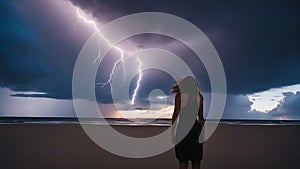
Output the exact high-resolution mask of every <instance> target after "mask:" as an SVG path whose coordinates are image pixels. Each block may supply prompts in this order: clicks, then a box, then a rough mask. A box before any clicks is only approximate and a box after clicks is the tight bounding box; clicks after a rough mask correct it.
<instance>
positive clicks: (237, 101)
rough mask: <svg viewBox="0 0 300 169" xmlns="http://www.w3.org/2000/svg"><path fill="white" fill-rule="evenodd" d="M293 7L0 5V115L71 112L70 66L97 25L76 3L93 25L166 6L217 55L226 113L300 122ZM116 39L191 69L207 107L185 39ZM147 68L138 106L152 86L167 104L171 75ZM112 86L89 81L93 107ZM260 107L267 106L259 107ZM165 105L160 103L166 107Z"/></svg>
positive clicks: (83, 1) (106, 98) (299, 41)
mask: <svg viewBox="0 0 300 169" xmlns="http://www.w3.org/2000/svg"><path fill="white" fill-rule="evenodd" d="M299 6H300V5H299V3H298V2H296V1H292V0H288V1H283V0H282V1H272V2H261V1H259V0H255V1H251V2H250V1H232V2H231V3H227V2H223V1H215V0H213V1H190V2H184V3H183V2H174V1H168V0H167V1H158V0H157V1H156V0H154V1H146V0H141V1H138V2H131V1H126V0H125V1H124V0H117V1H115V0H114V1H111V0H100V1H95V0H73V1H68V0H53V1H45V0H42V1H40V0H29V1H20V0H13V1H3V2H0V15H1V18H2V19H1V20H2V21H1V22H0V23H1V27H0V37H1V41H0V43H1V44H0V69H1V71H0V87H1V88H0V107H1V108H0V114H1V115H2V116H75V113H74V110H73V105H72V93H71V89H72V88H71V87H72V73H73V68H74V64H75V61H76V59H77V57H78V54H79V52H80V50H81V48H82V46H83V45H84V43H85V42H86V40H87V39H88V38H89V37H90V36H91V35H92V34H93V33H94V32H95V29H94V28H93V26H91V25H89V24H86V23H85V22H84V21H82V20H80V18H79V17H78V15H77V13H76V8H78V9H80V11H82V12H83V13H84V14H85V15H86V16H87V17H88V18H89V19H91V20H93V21H95V23H97V26H99V27H101V26H102V25H104V24H106V23H108V22H110V21H112V20H114V19H117V18H119V17H122V16H124V15H127V14H133V13H136V12H149V11H154V12H166V13H170V14H174V15H177V16H179V17H182V18H184V19H186V20H188V21H190V22H191V23H193V24H195V25H196V26H197V27H199V29H201V30H202V31H203V32H204V33H205V34H206V35H207V37H208V38H209V39H210V41H211V42H212V44H213V45H214V47H215V48H216V50H217V51H218V53H219V56H220V58H221V60H222V63H223V66H224V69H225V73H226V78H227V86H228V96H227V103H226V108H225V112H224V118H225V119H226V118H233V119H239V118H250V119H300V112H299V105H300V93H299V92H300V88H299V85H298V84H300V79H299V78H300V69H299V67H300V21H299V18H300V9H299ZM118 45H119V46H122V47H123V48H125V49H126V50H128V51H130V50H138V49H146V48H153V47H154V48H161V49H166V50H169V51H171V52H173V53H174V54H176V55H177V56H178V57H180V58H181V59H183V60H184V61H185V62H186V63H187V65H189V66H190V67H191V68H192V71H193V73H194V74H195V76H196V78H197V80H198V81H199V84H200V86H201V91H202V92H203V93H204V94H205V96H206V98H205V101H206V107H208V105H209V100H210V99H209V97H210V94H209V93H210V83H209V78H208V75H207V72H206V70H205V68H204V66H203V64H202V62H201V61H200V60H198V59H197V56H196V55H195V54H194V53H193V52H192V51H191V50H190V49H189V48H188V47H186V46H185V45H183V43H181V42H179V41H177V40H175V39H172V38H169V37H164V36H160V35H151V34H146V35H140V36H135V37H131V38H129V39H126V40H125V41H123V42H121V43H120V44H118ZM117 58H118V56H117V55H116V53H115V52H110V53H109V54H108V55H107V56H105V58H104V60H103V64H102V66H100V67H99V71H98V75H97V78H96V82H105V81H106V80H107V78H108V77H109V73H110V71H111V69H112V66H113V63H114V62H115V61H116V60H117ZM144 75H145V76H144V78H143V81H142V82H141V87H140V90H139V93H138V95H137V97H138V100H139V103H140V104H141V105H143V106H144V107H147V105H148V104H149V101H148V100H147V99H145V98H147V97H148V95H149V93H150V92H151V90H154V89H156V88H159V89H161V90H162V91H164V92H165V93H166V94H167V95H168V104H167V107H169V106H172V103H173V101H172V100H173V95H171V94H170V87H171V85H172V84H173V83H174V79H172V78H171V77H170V76H169V75H167V74H166V73H164V72H160V71H157V70H149V71H146V72H144ZM136 78H137V77H136ZM136 78H135V79H134V80H133V81H132V83H131V88H130V91H129V93H130V94H132V93H133V91H134V87H135V86H136ZM161 79H163V80H161ZM109 92H110V88H109V86H106V87H104V88H99V87H97V88H96V94H97V99H98V101H99V104H101V105H103V104H106V108H105V109H107V110H106V112H108V113H107V116H109V114H110V113H109V111H110V108H107V107H110V105H111V104H112V98H111V95H110V93H109ZM256 95H257V96H256ZM254 96H255V97H254ZM276 98H279V99H276ZM260 104H267V105H268V104H269V105H268V106H267V108H264V109H263V108H261V107H260ZM171 108H172V107H170V108H167V109H168V113H169V114H170V110H171ZM124 111H126V109H125V110H124ZM206 111H207V110H206ZM264 111H266V112H264ZM297 111H298V112H297ZM112 112H113V111H112ZM88 115H89V116H93V113H91V114H88Z"/></svg>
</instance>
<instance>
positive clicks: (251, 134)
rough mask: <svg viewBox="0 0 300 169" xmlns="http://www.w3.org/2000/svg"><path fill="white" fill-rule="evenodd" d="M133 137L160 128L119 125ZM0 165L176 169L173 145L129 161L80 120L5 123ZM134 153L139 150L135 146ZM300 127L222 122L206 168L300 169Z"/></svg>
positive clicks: (208, 147)
mask: <svg viewBox="0 0 300 169" xmlns="http://www.w3.org/2000/svg"><path fill="white" fill-rule="evenodd" d="M115 128H116V129H117V130H119V131H121V132H125V133H128V134H129V135H132V136H136V135H143V134H141V133H147V135H154V134H156V133H159V132H161V131H164V130H166V129H167V127H163V126H161V127H157V126H156V127H155V126H115ZM0 133H1V139H0V153H1V157H0V162H1V163H0V168H1V169H14V168H30V169H35V168H36V169H94V168H95V169H96V168H97V169H100V168H101V169H102V168H103V169H118V168H123V169H153V168H155V169H173V168H174V169H176V168H178V166H177V160H176V159H175V155H174V149H171V150H169V151H167V152H165V153H163V154H160V155H158V156H154V157H150V158H144V159H130V158H125V157H120V156H116V155H114V154H111V153H109V152H107V151H105V150H103V149H102V148H100V147H99V146H97V145H96V144H95V143H94V142H93V141H92V140H91V139H90V138H89V137H88V136H87V135H86V134H85V133H84V132H83V130H82V128H81V127H80V125H78V124H0ZM133 151H134V150H133ZM299 158H300V126H297V125H290V126H283V125H276V126H274V125H270V126H262V125H230V124H221V125H219V127H218V128H217V130H216V132H215V133H214V134H213V136H212V137H211V138H210V139H209V140H208V141H207V142H206V143H205V144H204V159H203V161H202V164H201V165H202V168H203V169H267V168H272V169H299V168H300V160H299Z"/></svg>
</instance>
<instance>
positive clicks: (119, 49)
mask: <svg viewBox="0 0 300 169" xmlns="http://www.w3.org/2000/svg"><path fill="white" fill-rule="evenodd" d="M76 13H77V16H78V18H79V19H81V20H82V21H84V22H85V23H87V24H89V25H92V26H93V28H94V29H95V31H97V32H98V34H99V36H100V37H101V38H102V39H103V40H104V41H105V42H106V43H107V44H108V45H109V46H111V47H112V48H114V49H116V50H117V51H118V52H119V53H120V57H119V59H118V60H117V61H116V62H115V63H114V65H113V68H112V70H111V73H110V74H109V79H108V80H107V81H106V82H105V83H96V84H95V85H100V86H102V87H104V86H106V85H108V84H110V83H111V81H112V78H113V74H114V72H115V71H116V68H117V66H118V64H120V63H122V65H123V73H124V76H123V77H124V78H125V68H124V64H123V63H124V51H123V50H122V49H121V48H119V47H117V46H114V45H112V44H111V43H110V42H109V41H108V40H107V39H106V38H105V37H104V36H103V34H102V33H101V32H100V29H99V28H98V26H97V23H96V22H95V21H94V20H91V19H88V18H87V17H86V16H85V14H84V12H83V11H82V10H80V9H79V8H77V7H76ZM98 44H99V45H100V43H98ZM97 60H100V46H99V54H98V57H97V58H96V59H95V60H94V62H93V63H96V61H97ZM123 81H124V79H123Z"/></svg>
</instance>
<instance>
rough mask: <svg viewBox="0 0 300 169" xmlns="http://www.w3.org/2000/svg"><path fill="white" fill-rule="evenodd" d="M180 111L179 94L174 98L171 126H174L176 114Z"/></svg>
mask: <svg viewBox="0 0 300 169" xmlns="http://www.w3.org/2000/svg"><path fill="white" fill-rule="evenodd" d="M179 111H180V94H176V96H175V107H174V112H173V116H172V125H173V124H174V122H175V121H176V119H177V117H178V114H179Z"/></svg>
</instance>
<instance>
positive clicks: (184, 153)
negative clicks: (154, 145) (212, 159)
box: [172, 76, 204, 169]
mask: <svg viewBox="0 0 300 169" xmlns="http://www.w3.org/2000/svg"><path fill="white" fill-rule="evenodd" d="M172 92H173V93H175V94H176V96H175V108H174V113H173V116H172V128H173V136H174V137H173V138H172V141H173V142H175V144H176V145H175V154H176V158H177V159H178V160H179V168H180V169H187V168H188V161H192V168H193V169H200V161H201V160H202V157H203V144H202V143H199V141H198V140H199V136H200V133H201V130H202V128H203V126H204V118H203V96H202V95H201V93H200V90H199V85H198V83H197V81H196V80H195V79H194V78H193V77H191V76H187V77H185V78H184V79H182V80H180V81H178V82H177V83H176V85H174V86H173V91H172ZM197 118H198V120H197Z"/></svg>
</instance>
